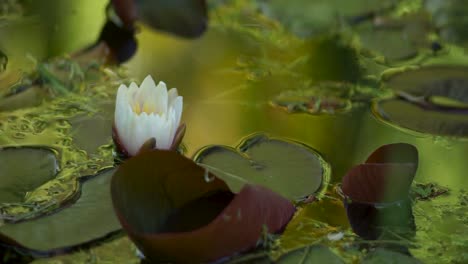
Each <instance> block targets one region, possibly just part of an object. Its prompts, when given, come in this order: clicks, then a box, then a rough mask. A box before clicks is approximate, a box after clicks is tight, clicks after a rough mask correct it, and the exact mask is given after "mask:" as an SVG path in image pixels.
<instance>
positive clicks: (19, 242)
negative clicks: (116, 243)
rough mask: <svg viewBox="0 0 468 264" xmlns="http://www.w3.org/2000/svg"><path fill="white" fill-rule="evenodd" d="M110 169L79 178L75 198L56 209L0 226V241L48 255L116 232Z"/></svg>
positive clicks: (117, 228) (116, 221) (117, 225)
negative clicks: (36, 216) (72, 202)
mask: <svg viewBox="0 0 468 264" xmlns="http://www.w3.org/2000/svg"><path fill="white" fill-rule="evenodd" d="M112 173H113V170H107V171H105V172H103V173H101V174H98V175H96V176H92V177H89V178H82V179H81V180H82V181H83V182H82V187H81V193H80V195H79V198H78V200H77V201H76V202H75V203H74V204H71V205H69V206H68V207H65V208H63V209H62V210H60V211H58V212H55V213H53V214H50V215H44V216H42V217H39V218H36V219H32V220H29V221H25V222H21V223H17V224H5V225H3V226H1V227H0V243H2V244H6V245H8V246H12V247H14V248H16V249H18V250H20V251H22V252H24V253H27V254H30V255H33V256H50V255H55V254H60V253H65V252H68V251H70V250H73V249H76V248H77V247H79V246H84V245H87V244H90V243H93V242H96V241H97V240H99V239H102V238H104V237H107V236H109V235H112V234H114V233H116V232H117V231H119V230H120V229H121V227H120V224H119V222H118V220H117V218H116V217H115V215H114V213H113V208H112V202H111V197H110V192H109V188H110V181H111V176H112Z"/></svg>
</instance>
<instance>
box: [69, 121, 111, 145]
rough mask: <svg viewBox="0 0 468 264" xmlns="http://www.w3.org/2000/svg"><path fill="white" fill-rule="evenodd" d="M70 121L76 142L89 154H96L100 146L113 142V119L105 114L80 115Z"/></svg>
mask: <svg viewBox="0 0 468 264" xmlns="http://www.w3.org/2000/svg"><path fill="white" fill-rule="evenodd" d="M70 123H71V125H72V127H73V131H72V134H73V141H74V143H75V144H76V145H77V146H78V147H79V148H80V149H83V150H85V151H86V152H87V153H88V154H95V153H96V152H97V150H98V148H99V147H100V146H102V145H105V144H108V143H109V142H111V139H112V137H111V131H112V119H111V118H109V117H107V116H106V115H105V114H96V115H94V116H78V117H75V118H73V119H72V120H70Z"/></svg>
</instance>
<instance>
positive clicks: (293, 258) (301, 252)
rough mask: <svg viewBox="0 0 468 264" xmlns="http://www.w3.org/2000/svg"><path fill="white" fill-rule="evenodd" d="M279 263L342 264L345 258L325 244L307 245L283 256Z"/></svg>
mask: <svg viewBox="0 0 468 264" xmlns="http://www.w3.org/2000/svg"><path fill="white" fill-rule="evenodd" d="M277 263H278V264H287V263H291V264H296V263H329V264H342V263H344V262H343V260H342V259H341V258H340V257H338V256H337V255H336V254H335V253H333V252H332V251H331V250H330V249H329V248H327V247H325V246H320V245H315V246H307V247H303V248H300V249H297V250H294V251H292V252H291V253H288V254H286V255H284V256H282V257H281V258H280V259H279V260H278V262H277Z"/></svg>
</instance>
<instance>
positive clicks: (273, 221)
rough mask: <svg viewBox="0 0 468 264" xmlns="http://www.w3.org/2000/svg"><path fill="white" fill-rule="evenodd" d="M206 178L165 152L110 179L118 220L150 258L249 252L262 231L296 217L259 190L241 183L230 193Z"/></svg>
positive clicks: (148, 155) (194, 259) (196, 258)
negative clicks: (240, 185) (237, 189)
mask: <svg viewBox="0 0 468 264" xmlns="http://www.w3.org/2000/svg"><path fill="white" fill-rule="evenodd" d="M206 174H210V173H209V172H207V171H206V170H205V169H204V168H202V167H200V166H198V165H197V164H196V163H194V162H193V161H192V160H190V159H187V158H185V157H184V156H182V155H180V154H178V153H177V152H174V151H165V150H155V151H151V152H143V153H141V154H139V155H137V156H135V157H133V158H131V159H128V160H127V161H125V162H124V163H123V164H122V165H121V166H120V167H119V169H118V170H117V171H116V173H115V174H114V177H113V180H112V186H111V192H112V199H113V202H114V207H115V211H116V214H117V215H118V217H119V220H120V221H121V223H122V226H123V227H124V229H125V230H126V231H127V233H128V235H129V236H130V238H131V239H132V240H133V241H134V242H135V244H136V245H137V246H138V248H139V249H140V250H141V251H142V252H143V253H144V255H145V256H146V257H148V258H149V259H150V260H152V261H171V262H177V263H188V262H191V263H201V262H205V261H210V260H216V259H218V258H221V257H225V256H229V255H232V254H233V253H236V252H241V251H245V250H248V249H250V248H253V247H255V245H256V243H257V240H258V239H259V238H260V236H261V234H262V231H263V230H264V227H266V228H267V230H268V232H271V233H276V232H279V231H280V230H281V229H282V228H283V227H284V226H285V225H286V224H287V222H288V221H289V219H290V218H291V217H292V214H293V213H294V211H295V209H294V207H293V205H292V204H291V203H290V202H289V201H287V200H286V199H284V198H282V197H280V196H279V195H277V194H275V193H274V192H272V191H270V190H268V189H266V188H264V187H261V186H255V185H245V186H244V187H243V188H242V189H241V191H240V192H239V193H237V194H234V193H232V192H231V191H230V190H229V188H228V186H227V185H226V184H225V183H224V182H223V181H222V180H220V179H218V178H216V177H214V176H208V177H207V176H206ZM207 179H208V180H207ZM181 253H182V254H181Z"/></svg>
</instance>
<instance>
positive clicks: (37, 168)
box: [0, 147, 59, 203]
mask: <svg viewBox="0 0 468 264" xmlns="http://www.w3.org/2000/svg"><path fill="white" fill-rule="evenodd" d="M58 170H59V168H58V163H57V159H56V156H55V153H54V152H53V151H52V150H50V149H45V148H39V147H6V148H0V203H19V202H22V201H23V200H24V197H25V195H26V193H28V192H31V191H34V190H35V189H36V188H38V187H39V186H41V185H42V184H44V183H46V182H47V181H49V180H51V179H53V178H54V177H55V175H56V174H57V172H58Z"/></svg>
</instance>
